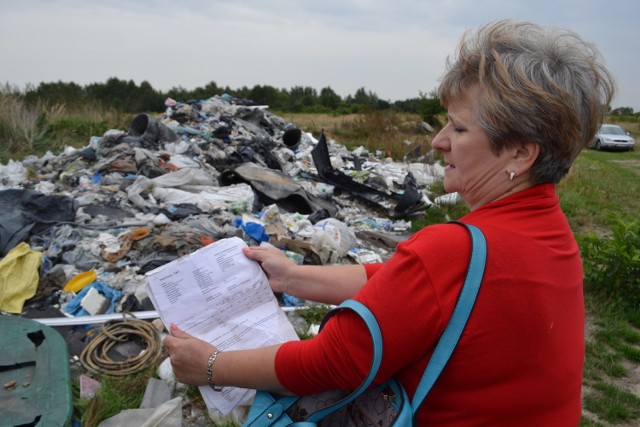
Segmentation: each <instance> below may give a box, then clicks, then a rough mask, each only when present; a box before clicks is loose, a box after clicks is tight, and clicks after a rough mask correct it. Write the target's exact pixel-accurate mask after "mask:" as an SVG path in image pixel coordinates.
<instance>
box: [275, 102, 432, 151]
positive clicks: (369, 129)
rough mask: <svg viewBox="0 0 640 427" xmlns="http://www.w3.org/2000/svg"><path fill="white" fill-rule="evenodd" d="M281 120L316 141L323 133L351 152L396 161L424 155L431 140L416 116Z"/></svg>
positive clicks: (289, 116) (389, 114)
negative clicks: (380, 155)
mask: <svg viewBox="0 0 640 427" xmlns="http://www.w3.org/2000/svg"><path fill="white" fill-rule="evenodd" d="M282 117H283V118H285V120H287V121H290V122H292V123H295V124H296V125H298V127H300V128H301V129H304V130H306V131H310V132H312V133H313V135H314V136H316V137H318V136H319V135H320V131H321V130H323V129H324V131H325V136H326V137H327V138H330V139H333V140H335V141H336V142H337V143H339V144H342V145H344V146H345V147H347V148H348V149H350V150H353V149H355V148H357V147H359V146H363V147H365V148H366V149H367V150H369V151H370V152H372V153H374V152H376V151H381V152H382V153H383V154H384V156H386V157H391V158H393V159H396V160H401V159H402V158H403V157H404V155H405V154H407V153H408V152H409V151H412V150H416V151H419V152H420V153H418V154H423V155H424V154H426V153H427V152H428V151H429V150H430V148H431V139H432V137H433V135H430V134H428V133H426V132H425V131H424V130H422V129H421V128H420V126H419V124H420V123H421V121H422V119H421V118H420V116H419V115H417V114H408V113H398V112H394V111H371V112H367V113H363V114H349V115H343V116H332V115H328V114H304V113H302V114H291V113H284V114H283V115H282Z"/></svg>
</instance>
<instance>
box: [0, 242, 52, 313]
mask: <svg viewBox="0 0 640 427" xmlns="http://www.w3.org/2000/svg"><path fill="white" fill-rule="evenodd" d="M41 261H42V254H41V253H40V252H36V251H32V250H31V247H30V246H29V245H28V244H27V243H24V242H23V243H20V244H18V245H17V246H16V247H14V248H13V249H11V251H9V253H8V254H7V256H5V257H4V258H3V259H2V260H0V310H3V311H6V312H7V313H14V314H19V313H21V312H22V307H23V305H24V302H25V301H26V300H28V299H29V298H31V297H33V296H34V295H35V294H36V291H37V289H38V278H39V274H38V271H39V269H40V263H41Z"/></svg>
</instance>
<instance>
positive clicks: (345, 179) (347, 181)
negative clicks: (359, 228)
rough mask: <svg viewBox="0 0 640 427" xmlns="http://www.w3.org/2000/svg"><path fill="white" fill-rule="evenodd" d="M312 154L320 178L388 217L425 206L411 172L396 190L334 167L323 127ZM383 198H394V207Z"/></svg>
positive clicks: (400, 215)
mask: <svg viewBox="0 0 640 427" xmlns="http://www.w3.org/2000/svg"><path fill="white" fill-rule="evenodd" d="M311 156H312V158H313V162H314V164H315V166H316V169H317V171H318V178H319V179H320V180H322V181H325V182H327V183H329V184H331V185H334V186H335V187H336V188H339V189H341V190H344V191H347V192H349V193H351V194H353V195H354V196H355V197H356V198H358V199H359V200H362V201H363V202H365V203H367V204H369V205H370V206H373V207H375V208H378V209H382V210H384V211H386V213H387V214H388V215H389V216H390V217H393V218H397V217H403V216H407V215H411V214H413V213H416V212H419V211H422V210H424V209H425V208H427V207H428V205H426V204H425V203H424V202H423V201H422V196H421V195H420V193H419V191H418V189H417V188H416V183H415V179H413V177H412V176H411V177H410V176H409V175H407V178H405V182H404V187H405V188H404V193H402V194H399V193H395V192H384V191H381V190H378V189H376V188H373V187H371V186H368V185H365V184H362V183H360V182H357V181H354V180H353V179H352V178H351V177H350V176H348V175H346V174H345V173H343V172H341V171H339V170H337V169H334V168H333V166H332V165H331V159H330V157H329V150H328V147H327V140H326V138H325V136H324V131H323V132H321V133H320V138H319V140H318V144H316V146H315V148H314V149H313V150H312V151H311ZM385 201H391V202H393V203H394V204H395V206H394V207H393V209H389V208H387V207H386V206H385V205H384V204H383V202H385Z"/></svg>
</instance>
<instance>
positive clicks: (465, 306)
mask: <svg viewBox="0 0 640 427" xmlns="http://www.w3.org/2000/svg"><path fill="white" fill-rule="evenodd" d="M452 222H454V223H456V224H460V225H463V226H465V227H466V228H467V230H469V233H470V234H471V243H472V249H471V260H470V261H469V269H468V271H467V276H466V278H465V281H464V284H463V286H462V291H461V292H460V297H459V298H458V303H457V304H456V307H455V309H454V310H453V314H452V315H451V319H450V320H449V323H448V324H447V327H446V328H445V330H444V332H443V333H442V337H440V341H438V344H437V345H436V348H435V350H434V351H433V355H432V356H431V359H430V360H429V364H428V365H427V368H426V369H425V371H424V374H423V375H422V379H421V380H420V384H418V388H417V389H416V393H415V395H414V396H413V400H412V401H411V406H412V408H413V414H414V418H415V414H416V413H417V412H418V409H420V406H421V405H422V403H423V402H424V399H425V398H426V397H427V394H429V391H431V387H433V384H434V383H435V382H436V380H437V379H438V376H440V373H441V372H442V370H443V369H444V367H445V365H446V364H447V362H448V361H449V357H451V354H452V353H453V349H454V348H455V347H456V345H457V344H458V340H459V339H460V336H461V335H462V331H463V330H464V327H465V325H466V324H467V320H468V319H469V315H470V314H471V309H472V308H473V305H474V304H475V301H476V297H477V296H478V290H479V289H480V284H481V283H482V277H483V275H484V267H485V264H486V260H487V242H486V240H485V238H484V235H483V234H482V232H481V231H480V230H479V229H478V228H477V227H475V226H473V225H469V224H464V223H462V222H457V221H452Z"/></svg>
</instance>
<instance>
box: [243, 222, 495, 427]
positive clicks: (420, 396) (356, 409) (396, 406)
mask: <svg viewBox="0 0 640 427" xmlns="http://www.w3.org/2000/svg"><path fill="white" fill-rule="evenodd" d="M452 223H456V224H460V225H462V226H464V227H466V228H467V230H468V231H469V233H470V236H471V242H472V250H471V259H470V261H469V268H468V270H467V275H466V277H465V281H464V284H463V286H462V291H461V292H460V296H459V298H458V302H457V303H456V306H455V308H454V310H453V314H452V316H451V319H450V320H449V323H448V324H447V327H446V328H445V330H444V332H443V333H442V336H441V337H440V340H439V341H438V344H437V345H436V347H435V349H434V352H433V355H432V356H431V359H430V360H429V363H428V364H427V367H426V369H425V371H424V373H423V375H422V378H421V380H420V384H419V385H418V388H417V389H416V393H415V395H414V397H413V399H412V400H411V401H410V400H409V398H408V396H407V393H406V391H405V390H404V388H403V387H402V385H401V384H400V383H399V382H398V381H397V380H396V379H395V378H391V379H390V380H389V381H387V382H385V383H383V384H380V385H377V386H374V387H370V386H371V383H372V382H373V379H374V378H375V376H376V374H377V372H378V369H379V368H380V364H381V362H382V334H381V332H380V327H379V325H378V322H377V321H376V318H375V316H374V315H373V313H372V312H371V311H370V310H369V309H368V308H367V307H366V306H365V305H364V304H362V303H360V302H358V301H355V300H351V299H349V300H346V301H344V302H343V303H342V304H340V305H339V306H338V307H336V308H334V309H332V310H330V311H329V312H328V313H327V314H326V315H325V317H324V319H323V321H322V324H321V325H320V328H322V326H323V325H324V324H325V323H326V321H327V320H328V319H329V318H331V317H332V316H334V315H335V314H336V313H337V312H339V311H341V310H352V311H354V312H355V313H357V314H358V315H359V316H360V317H361V318H362V320H363V321H364V322H365V324H366V325H367V328H368V330H369V333H370V335H371V339H372V343H373V360H372V362H371V368H370V369H369V373H368V375H367V377H366V378H365V379H364V380H363V381H362V383H361V384H360V386H359V387H358V388H357V389H356V390H354V391H352V392H348V391H344V390H332V391H327V392H322V393H318V394H313V395H307V396H281V395H278V394H275V393H270V392H267V391H263V390H258V391H256V396H255V398H254V401H253V403H252V405H251V408H250V409H249V413H248V414H247V418H246V420H245V422H244V424H243V425H242V426H243V427H284V426H299V427H313V426H320V427H360V426H362V427H369V426H371V427H373V426H375V427H388V426H403V427H404V426H412V425H415V417H416V414H417V412H418V409H419V408H420V406H421V405H422V403H423V402H424V400H425V398H426V397H427V395H428V394H429V391H431V388H432V387H433V385H434V384H435V382H436V380H437V379H438V377H439V375H440V373H441V372H442V370H443V369H444V367H445V366H446V364H447V362H448V361H449V358H450V356H451V354H452V353H453V350H454V348H455V346H456V345H457V343H458V340H459V339H460V336H461V335H462V331H463V330H464V327H465V325H466V323H467V320H468V318H469V315H470V314H471V310H472V308H473V305H474V304H475V300H476V297H477V295H478V291H479V289H480V284H481V283H482V277H483V275H484V268H485V264H486V258H487V248H486V240H485V238H484V235H483V234H482V232H481V231H480V230H479V229H478V228H477V227H475V226H473V225H469V224H464V223H462V222H457V221H452Z"/></svg>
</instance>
